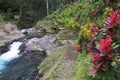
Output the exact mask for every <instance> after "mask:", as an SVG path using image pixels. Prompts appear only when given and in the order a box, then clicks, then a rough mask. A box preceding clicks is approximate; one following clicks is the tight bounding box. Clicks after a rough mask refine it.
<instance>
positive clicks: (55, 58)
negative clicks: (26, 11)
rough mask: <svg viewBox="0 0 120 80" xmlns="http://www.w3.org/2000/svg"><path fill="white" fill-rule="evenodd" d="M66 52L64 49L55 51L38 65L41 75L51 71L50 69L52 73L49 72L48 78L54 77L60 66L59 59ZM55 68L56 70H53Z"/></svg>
mask: <svg viewBox="0 0 120 80" xmlns="http://www.w3.org/2000/svg"><path fill="white" fill-rule="evenodd" d="M64 53H65V51H64V50H60V51H58V52H57V53H56V52H53V53H52V54H51V55H49V56H47V57H46V58H45V60H44V61H43V62H42V63H41V64H40V65H39V67H38V71H39V75H44V74H47V73H48V72H49V71H48V70H50V74H48V76H47V78H52V77H54V76H55V75H56V74H57V70H56V69H57V67H58V66H59V63H60V62H59V61H60V60H61V58H62V57H63V56H64ZM53 70H55V71H54V72H53ZM47 78H46V79H47Z"/></svg>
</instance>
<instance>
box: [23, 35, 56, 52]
mask: <svg viewBox="0 0 120 80" xmlns="http://www.w3.org/2000/svg"><path fill="white" fill-rule="evenodd" d="M24 46H25V48H24V49H25V50H24V51H47V50H49V49H51V48H55V47H57V46H58V39H57V36H56V35H45V36H43V37H42V38H32V39H30V40H28V41H27V42H26V43H24Z"/></svg>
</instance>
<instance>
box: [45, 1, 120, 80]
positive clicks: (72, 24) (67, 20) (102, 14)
mask: <svg viewBox="0 0 120 80" xmlns="http://www.w3.org/2000/svg"><path fill="white" fill-rule="evenodd" d="M48 18H49V19H51V20H52V21H53V24H54V25H57V27H59V25H61V26H60V27H64V28H67V29H69V30H71V31H73V32H74V34H75V35H76V34H77V37H76V39H77V44H78V45H77V46H76V50H77V51H78V53H79V54H78V57H77V61H76V63H75V66H74V68H73V72H71V78H72V79H71V80H118V79H120V77H119V74H120V71H118V70H119V69H120V68H119V65H120V63H119V62H120V60H119V59H120V57H119V56H120V51H119V48H120V40H119V39H120V36H119V31H120V27H119V26H120V1H119V0H98V1H95V0H78V2H74V3H73V4H70V5H66V6H64V7H63V8H61V9H59V10H57V11H55V12H54V13H53V14H51V15H50V16H48ZM49 22H50V21H49V20H47V21H45V22H44V23H43V24H50V23H49ZM90 58H91V59H90Z"/></svg>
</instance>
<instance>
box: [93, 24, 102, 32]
mask: <svg viewBox="0 0 120 80" xmlns="http://www.w3.org/2000/svg"><path fill="white" fill-rule="evenodd" d="M91 30H92V31H93V32H97V31H99V30H100V27H99V26H98V25H97V24H93V27H92V29H91Z"/></svg>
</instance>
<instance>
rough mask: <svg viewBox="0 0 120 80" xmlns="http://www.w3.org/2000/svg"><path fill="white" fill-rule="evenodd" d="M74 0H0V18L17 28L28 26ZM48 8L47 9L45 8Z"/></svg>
mask: <svg viewBox="0 0 120 80" xmlns="http://www.w3.org/2000/svg"><path fill="white" fill-rule="evenodd" d="M74 1H75V0H12V1H11V0H0V18H2V19H3V20H5V21H12V22H13V23H15V24H17V25H18V26H19V28H28V27H32V26H34V25H35V23H36V22H37V21H38V20H40V19H43V18H44V17H45V16H47V14H50V13H52V12H53V11H55V10H57V9H58V8H62V7H63V6H64V5H66V4H69V3H71V2H74ZM47 5H48V6H47ZM47 8H48V9H47Z"/></svg>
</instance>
